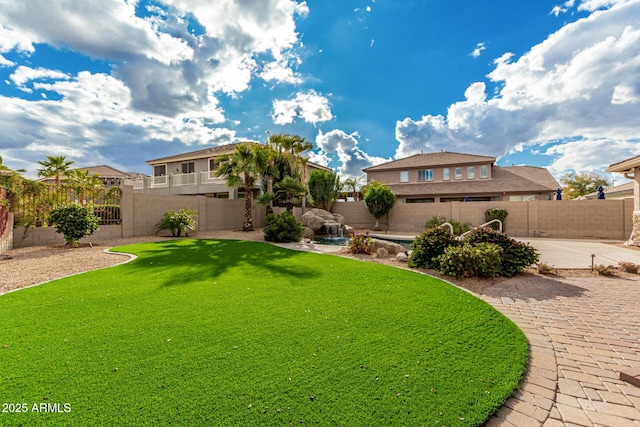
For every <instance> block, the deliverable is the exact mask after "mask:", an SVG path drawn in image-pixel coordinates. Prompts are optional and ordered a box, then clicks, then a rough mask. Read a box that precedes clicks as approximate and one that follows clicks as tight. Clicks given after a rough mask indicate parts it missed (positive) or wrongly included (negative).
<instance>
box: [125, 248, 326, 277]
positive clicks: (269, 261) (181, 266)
mask: <svg viewBox="0 0 640 427" xmlns="http://www.w3.org/2000/svg"><path fill="white" fill-rule="evenodd" d="M119 250H123V251H125V252H126V251H127V247H123V248H121V249H119ZM135 253H136V254H137V255H138V259H136V260H135V261H133V262H131V263H128V264H125V266H127V268H128V270H129V271H128V272H127V273H133V272H134V270H138V271H139V269H149V276H153V277H155V278H156V279H157V278H159V277H161V278H162V280H161V282H162V283H161V284H162V286H177V285H183V284H187V283H191V282H197V281H201V280H203V278H209V279H215V278H216V277H218V276H220V275H221V274H223V273H225V272H228V271H229V270H231V269H234V268H242V267H243V266H251V267H252V269H254V270H253V272H252V273H251V274H252V275H251V276H249V275H247V278H246V279H247V281H252V280H255V279H256V278H257V276H256V275H255V269H256V268H258V269H262V270H264V273H265V274H269V275H277V276H281V277H282V278H283V280H287V279H288V280H291V279H294V280H295V279H296V278H309V277H318V276H319V275H320V274H321V272H320V271H319V270H318V269H317V268H313V267H309V266H307V265H304V264H301V263H299V262H296V263H290V262H287V261H286V260H287V259H290V258H292V257H300V256H305V255H308V254H303V253H300V252H296V251H292V250H288V249H284V248H280V247H277V246H274V245H270V244H267V243H261V242H249V241H244V240H214V239H177V240H169V241H166V242H154V243H149V244H145V246H144V249H143V250H137V251H136V252H135ZM123 267H124V266H123Z"/></svg>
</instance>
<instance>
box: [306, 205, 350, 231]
mask: <svg viewBox="0 0 640 427" xmlns="http://www.w3.org/2000/svg"><path fill="white" fill-rule="evenodd" d="M300 222H301V223H302V225H303V226H304V227H308V228H309V229H311V230H313V232H314V233H315V234H332V235H333V234H334V233H335V234H340V232H341V231H342V230H343V228H344V217H343V216H342V215H340V214H332V213H331V212H328V211H325V210H323V209H316V208H314V209H309V210H308V211H306V212H305V213H304V214H303V215H302V217H301V218H300Z"/></svg>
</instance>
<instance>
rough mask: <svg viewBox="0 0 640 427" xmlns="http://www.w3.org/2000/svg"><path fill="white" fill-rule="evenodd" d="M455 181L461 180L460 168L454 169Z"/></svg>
mask: <svg viewBox="0 0 640 427" xmlns="http://www.w3.org/2000/svg"><path fill="white" fill-rule="evenodd" d="M456 179H462V168H456Z"/></svg>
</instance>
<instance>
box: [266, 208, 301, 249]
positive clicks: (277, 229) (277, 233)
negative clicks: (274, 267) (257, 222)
mask: <svg viewBox="0 0 640 427" xmlns="http://www.w3.org/2000/svg"><path fill="white" fill-rule="evenodd" d="M302 233H304V227H303V226H302V224H300V223H299V222H298V220H297V219H296V217H295V216H293V215H292V214H291V213H289V212H283V213H281V214H280V215H277V216H276V215H274V214H269V215H267V225H266V226H265V227H264V240H266V241H267V242H279V243H288V242H298V241H299V240H300V238H301V237H302Z"/></svg>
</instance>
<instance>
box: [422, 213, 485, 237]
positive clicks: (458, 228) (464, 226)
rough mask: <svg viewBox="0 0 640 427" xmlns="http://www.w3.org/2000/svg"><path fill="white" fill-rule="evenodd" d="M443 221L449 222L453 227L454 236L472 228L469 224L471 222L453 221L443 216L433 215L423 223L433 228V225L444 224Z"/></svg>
mask: <svg viewBox="0 0 640 427" xmlns="http://www.w3.org/2000/svg"><path fill="white" fill-rule="evenodd" d="M445 222H448V223H449V224H451V226H452V227H453V234H455V235H456V236H459V235H461V234H463V233H466V232H467V231H469V230H471V229H472V228H473V226H472V225H471V223H468V222H460V221H453V220H448V221H447V219H446V218H445V217H443V216H440V215H438V216H434V217H433V218H431V219H430V220H429V221H427V222H426V224H425V225H424V227H425V228H433V227H437V226H439V225H442V224H444V223H445Z"/></svg>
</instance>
